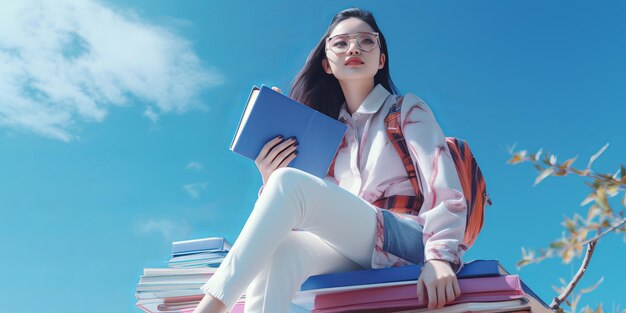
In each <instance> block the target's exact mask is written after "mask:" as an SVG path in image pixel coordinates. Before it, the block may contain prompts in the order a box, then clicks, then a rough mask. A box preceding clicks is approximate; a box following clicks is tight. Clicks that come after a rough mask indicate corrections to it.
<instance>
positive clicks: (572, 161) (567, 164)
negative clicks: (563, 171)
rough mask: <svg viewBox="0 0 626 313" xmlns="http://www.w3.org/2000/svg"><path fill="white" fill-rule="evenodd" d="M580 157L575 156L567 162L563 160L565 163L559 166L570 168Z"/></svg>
mask: <svg viewBox="0 0 626 313" xmlns="http://www.w3.org/2000/svg"><path fill="white" fill-rule="evenodd" d="M577 158H578V156H575V157H573V158H571V159H569V160H567V161H565V162H563V164H561V166H559V167H560V168H568V167H569V166H570V165H572V163H574V161H576V159H577Z"/></svg>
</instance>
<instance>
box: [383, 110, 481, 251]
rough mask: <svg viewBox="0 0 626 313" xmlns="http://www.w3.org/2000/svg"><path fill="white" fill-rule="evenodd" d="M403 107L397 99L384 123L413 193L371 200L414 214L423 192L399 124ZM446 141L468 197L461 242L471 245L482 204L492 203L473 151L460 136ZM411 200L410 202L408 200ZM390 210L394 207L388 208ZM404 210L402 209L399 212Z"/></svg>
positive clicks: (421, 199)
mask: <svg viewBox="0 0 626 313" xmlns="http://www.w3.org/2000/svg"><path fill="white" fill-rule="evenodd" d="M401 108H402V99H400V101H396V102H395V104H394V105H392V107H391V109H390V110H389V113H387V116H386V117H385V127H386V129H387V135H388V136H389V139H390V141H391V142H392V143H393V145H394V148H395V149H396V151H397V152H398V155H399V156H400V158H401V159H402V163H404V166H405V168H406V170H407V173H408V175H409V179H410V181H411V184H412V185H413V189H414V190H415V194H416V195H417V197H414V196H402V195H397V196H391V197H386V198H382V199H379V200H378V201H376V202H375V203H374V204H375V205H377V206H379V207H382V208H394V207H397V208H416V212H410V211H411V210H407V209H402V210H401V211H400V212H399V213H409V214H415V215H417V214H418V213H419V209H420V208H421V205H422V203H423V202H424V195H423V194H422V191H421V190H420V186H419V182H418V180H417V176H416V172H415V166H414V165H413V161H412V159H411V155H410V154H409V150H408V148H407V145H406V141H405V140H404V135H403V134H402V128H401V127H400V126H401V125H402V124H401V121H400V117H401V116H400V113H401V112H400V110H401ZM446 143H447V144H448V148H449V149H450V152H451V155H452V159H453V160H454V165H455V166H456V170H457V173H458V175H459V179H460V181H461V186H462V188H463V194H464V195H465V199H466V201H467V224H466V227H465V237H464V240H463V243H464V244H465V246H466V247H467V248H469V247H471V246H472V244H473V243H474V241H475V240H476V237H477V236H478V233H479V232H480V230H481V229H482V227H483V220H484V212H485V206H486V205H487V204H489V205H491V204H492V203H491V199H490V198H489V194H488V193H487V186H486V184H485V179H484V178H483V175H482V172H481V171H480V168H479V167H478V163H476V159H474V155H473V154H472V152H471V151H470V149H469V146H468V144H467V142H465V141H464V140H459V139H458V138H454V137H446ZM409 202H413V203H409ZM390 211H397V210H393V209H390ZM402 211H404V212H402Z"/></svg>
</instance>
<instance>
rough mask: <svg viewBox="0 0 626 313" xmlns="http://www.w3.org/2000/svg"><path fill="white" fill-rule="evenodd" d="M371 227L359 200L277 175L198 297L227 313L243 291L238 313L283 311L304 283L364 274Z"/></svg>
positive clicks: (296, 173)
mask: <svg viewBox="0 0 626 313" xmlns="http://www.w3.org/2000/svg"><path fill="white" fill-rule="evenodd" d="M293 228H297V229H301V231H294V230H292V229H293ZM375 228H376V211H375V209H374V208H373V207H372V206H371V205H370V204H369V203H368V202H367V201H365V200H363V199H362V198H360V197H358V196H356V195H354V194H352V193H350V192H348V191H347V190H345V189H343V188H341V187H339V186H337V185H336V184H333V183H330V182H326V181H324V180H322V179H320V178H318V177H316V176H313V175H311V174H308V173H306V172H303V171H301V170H298V169H294V168H290V167H283V168H279V169H277V170H276V171H274V172H273V173H272V175H271V176H270V178H269V179H268V181H267V183H266V185H265V187H264V188H263V193H262V194H261V196H260V197H259V199H257V201H256V203H255V205H254V209H253V210H252V213H251V214H250V216H249V217H248V220H247V221H246V224H245V225H244V227H243V229H242V231H241V233H240V234H239V237H238V238H237V240H236V241H235V243H234V244H233V246H232V249H231V250H230V252H229V253H228V255H227V256H226V258H225V259H224V261H223V262H222V264H221V265H220V267H219V268H218V269H217V271H216V272H215V274H214V275H213V276H212V277H211V279H210V280H209V281H208V282H207V283H206V284H205V285H204V286H203V287H202V290H203V291H204V292H205V293H207V294H211V295H212V296H214V297H216V298H218V299H220V300H221V301H222V302H223V303H224V304H226V307H227V308H228V309H229V311H230V310H231V309H232V307H233V306H234V304H235V302H236V301H237V300H238V298H239V297H240V296H241V295H242V293H243V292H244V291H245V292H246V304H245V312H246V313H252V312H271V313H276V312H288V309H289V304H290V302H291V298H292V296H293V294H294V293H295V292H296V291H298V290H299V289H300V285H301V284H302V283H303V282H304V281H305V280H306V279H307V278H308V277H309V276H312V275H318V274H324V273H332V272H342V271H351V270H357V269H363V268H371V260H372V252H373V250H374V237H375Z"/></svg>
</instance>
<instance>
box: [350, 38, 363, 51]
mask: <svg viewBox="0 0 626 313" xmlns="http://www.w3.org/2000/svg"><path fill="white" fill-rule="evenodd" d="M353 51H355V52H356V53H361V49H359V47H358V46H357V43H356V40H350V41H349V43H348V54H352V52H353Z"/></svg>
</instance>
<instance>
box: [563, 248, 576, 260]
mask: <svg viewBox="0 0 626 313" xmlns="http://www.w3.org/2000/svg"><path fill="white" fill-rule="evenodd" d="M561 257H562V258H563V263H565V264H567V263H569V262H571V261H572V258H573V257H574V250H573V249H572V248H567V249H565V250H564V251H563V255H562V256H561Z"/></svg>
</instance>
